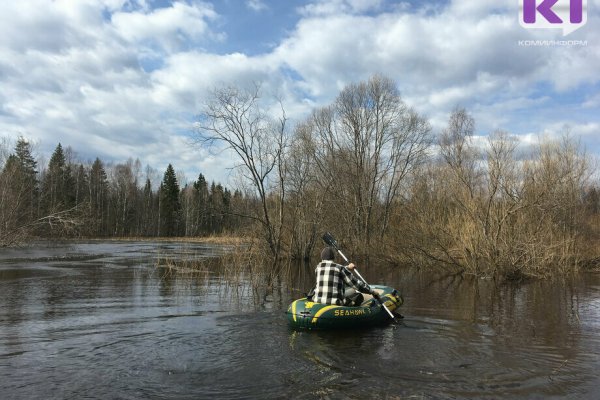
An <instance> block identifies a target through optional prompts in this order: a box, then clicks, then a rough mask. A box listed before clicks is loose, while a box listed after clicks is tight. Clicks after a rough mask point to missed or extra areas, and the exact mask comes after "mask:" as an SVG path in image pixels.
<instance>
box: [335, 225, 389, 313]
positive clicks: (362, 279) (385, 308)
mask: <svg viewBox="0 0 600 400" xmlns="http://www.w3.org/2000/svg"><path fill="white" fill-rule="evenodd" d="M323 241H324V242H325V243H327V245H329V246H332V247H334V248H335V249H336V250H337V252H338V253H340V256H342V258H343V259H344V261H346V262H347V263H349V262H350V261H348V258H346V256H345V255H344V253H342V251H341V250H340V248H339V247H338V244H337V240H335V238H334V237H333V235H332V234H331V233H329V232H325V233H324V234H323ZM353 271H354V272H356V275H358V277H359V278H360V280H361V281H363V282H364V283H365V285H368V283H367V281H366V280H365V278H363V277H362V276H361V275H360V273H359V272H358V270H357V269H356V268H354V270H353ZM373 297H374V298H375V300H377V301H378V302H379V304H380V305H381V306H382V307H383V309H384V310H385V311H387V313H388V315H389V316H390V318H392V321H395V320H396V318H395V317H394V314H392V312H391V311H390V310H389V309H388V308H387V307H386V305H385V304H383V302H382V301H381V299H379V298H378V297H375V296H373Z"/></svg>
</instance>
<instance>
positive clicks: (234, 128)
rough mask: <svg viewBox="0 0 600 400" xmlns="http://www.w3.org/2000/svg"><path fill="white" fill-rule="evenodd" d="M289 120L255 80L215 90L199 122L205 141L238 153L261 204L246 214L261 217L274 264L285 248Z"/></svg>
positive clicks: (239, 164) (201, 138) (240, 166)
mask: <svg viewBox="0 0 600 400" xmlns="http://www.w3.org/2000/svg"><path fill="white" fill-rule="evenodd" d="M280 104H281V103H280ZM286 121H287V117H286V115H285V111H284V110H283V107H282V112H281V116H280V117H279V119H278V120H274V119H273V118H271V117H270V116H269V115H267V113H266V112H265V111H264V109H263V107H262V106H261V103H260V86H259V85H254V87H253V88H252V89H249V90H245V89H240V88H235V87H224V88H219V89H216V90H214V91H213V92H212V96H211V101H210V102H209V103H208V104H207V105H206V106H205V108H204V110H203V111H202V113H201V115H200V120H199V122H198V124H197V127H198V139H199V142H200V143H201V144H207V145H222V148H224V149H225V150H228V151H232V152H233V153H234V154H235V155H236V156H237V160H238V163H237V164H236V167H237V168H238V170H239V171H240V173H241V174H242V176H243V178H244V179H245V180H246V181H248V182H249V183H250V184H251V186H252V188H253V190H254V191H255V195H256V196H257V198H258V202H259V209H257V210H255V212H254V213H253V214H252V215H246V217H249V218H252V219H254V220H256V221H258V222H259V223H260V225H261V227H262V233H263V236H264V239H265V241H266V243H267V245H268V248H269V249H270V252H271V255H272V257H273V265H274V266H277V265H278V262H279V258H280V255H281V251H282V228H283V224H284V217H285V215H284V201H285V195H286V193H285V184H284V183H285V174H286V173H285V162H284V157H285V152H286V149H287V139H286Z"/></svg>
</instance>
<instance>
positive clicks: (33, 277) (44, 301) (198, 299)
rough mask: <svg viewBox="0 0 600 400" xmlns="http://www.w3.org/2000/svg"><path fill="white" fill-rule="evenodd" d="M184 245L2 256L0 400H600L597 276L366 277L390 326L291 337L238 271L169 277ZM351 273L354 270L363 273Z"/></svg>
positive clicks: (274, 307)
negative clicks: (390, 311) (388, 310)
mask: <svg viewBox="0 0 600 400" xmlns="http://www.w3.org/2000/svg"><path fill="white" fill-rule="evenodd" d="M221 250H222V249H219V248H214V247H210V246H205V245H201V244H197V243H196V244H190V243H187V244H185V243H152V242H116V241H110V242H80V243H68V244H57V243H54V244H51V245H49V244H37V245H34V246H30V247H27V248H21V249H0V305H1V308H0V398H2V399H82V398H88V399H213V398H215V399H242V398H247V399H290V398H293V399H319V398H323V399H358V398H361V399H366V398H368V399H371V398H382V399H405V398H411V399H412V398H416V399H419V398H423V399H461V398H489V399H501V398H510V399H513V398H524V399H527V398H531V399H547V398H573V399H597V398H600V377H599V374H598V371H600V339H599V335H598V333H599V328H600V276H599V275H597V274H581V275H579V276H577V277H575V278H572V279H568V280H561V281H559V282H535V283H530V284H526V285H519V286H510V285H509V286H506V285H505V286H498V287H497V286H495V285H494V284H493V282H490V281H478V282H472V281H465V280H460V279H458V278H454V279H453V278H451V277H447V278H441V277H433V275H431V273H425V272H419V271H416V270H399V269H396V270H391V269H390V270H387V269H376V268H374V267H371V268H369V269H362V270H361V274H362V275H363V276H364V277H365V278H366V279H367V281H369V282H371V283H382V284H386V285H388V286H392V287H395V288H397V289H400V290H402V292H403V294H404V299H405V304H404V306H403V307H402V308H401V312H402V314H403V315H404V316H405V318H404V319H403V320H402V322H401V323H399V324H394V325H389V326H384V327H378V328H372V329H367V330H355V331H346V332H297V331H294V330H291V329H290V328H289V327H288V325H287V322H286V318H285V314H284V313H285V310H286V308H287V305H288V304H289V303H290V302H291V301H292V300H293V299H294V298H297V297H300V296H301V295H302V294H303V292H305V291H306V290H307V289H308V287H309V286H310V285H311V283H312V276H311V274H312V271H311V270H312V268H311V267H306V268H301V267H298V270H297V271H295V278H294V279H292V280H291V282H278V283H277V285H276V287H275V290H274V291H265V289H264V288H261V287H254V286H253V285H252V284H251V283H250V282H251V280H250V277H247V276H241V277H238V278H236V279H232V278H231V277H224V276H222V275H221V274H220V273H216V272H215V273H211V272H206V273H203V274H194V275H189V274H172V273H169V271H168V270H167V269H164V268H157V267H156V264H157V260H159V259H165V258H169V257H184V258H186V257H187V258H194V257H204V256H211V255H214V253H215V252H218V251H221ZM359 268H360V266H359Z"/></svg>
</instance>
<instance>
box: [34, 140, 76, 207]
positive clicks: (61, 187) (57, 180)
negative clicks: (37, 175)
mask: <svg viewBox="0 0 600 400" xmlns="http://www.w3.org/2000/svg"><path fill="white" fill-rule="evenodd" d="M42 196H43V197H44V209H45V211H46V213H48V214H52V213H55V212H58V211H64V210H68V209H70V208H72V207H74V206H75V182H74V180H73V177H72V175H71V169H70V168H69V166H68V165H67V163H66V160H65V154H64V151H63V148H62V145H61V144H60V143H59V144H58V146H56V149H55V150H54V153H52V157H50V162H49V163H48V170H47V171H46V175H45V176H44V180H43V184H42Z"/></svg>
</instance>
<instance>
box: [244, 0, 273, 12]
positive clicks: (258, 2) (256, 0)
mask: <svg viewBox="0 0 600 400" xmlns="http://www.w3.org/2000/svg"><path fill="white" fill-rule="evenodd" d="M246 7H248V8H249V9H251V10H252V11H256V12H259V11H264V10H267V9H268V8H269V7H268V6H267V5H266V4H265V3H264V1H262V0H246Z"/></svg>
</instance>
